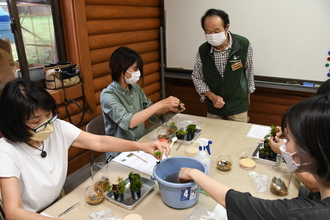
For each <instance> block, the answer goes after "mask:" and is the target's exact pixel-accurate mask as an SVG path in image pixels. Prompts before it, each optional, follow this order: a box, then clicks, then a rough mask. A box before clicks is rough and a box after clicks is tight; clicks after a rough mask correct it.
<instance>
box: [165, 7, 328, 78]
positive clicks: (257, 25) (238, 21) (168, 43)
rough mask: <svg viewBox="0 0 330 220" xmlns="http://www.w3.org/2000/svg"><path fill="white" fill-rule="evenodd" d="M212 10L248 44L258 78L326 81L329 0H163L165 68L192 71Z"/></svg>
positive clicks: (203, 40)
mask: <svg viewBox="0 0 330 220" xmlns="http://www.w3.org/2000/svg"><path fill="white" fill-rule="evenodd" d="M209 8H216V9H221V10H224V11H225V12H227V13H228V15H229V21H230V28H229V30H230V31H231V32H232V33H235V34H239V35H242V36H244V37H246V38H248V39H249V40H250V43H251V45H252V48H253V54H254V56H253V61H254V74H255V75H256V76H266V77H276V78H288V79H294V80H305V81H318V82H323V81H325V80H327V79H328V76H327V73H328V72H330V70H329V69H330V67H326V65H325V64H326V63H330V62H329V61H327V58H328V57H329V56H330V55H328V52H329V51H330V25H329V23H330V0H164V10H165V11H164V15H165V21H164V23H165V27H164V30H165V54H166V55H165V59H166V64H165V66H166V68H180V69H181V68H182V69H185V70H192V69H193V66H194V59H195V55H196V52H197V50H198V47H199V46H200V45H201V44H202V43H203V42H205V35H204V31H203V29H202V27H201V24H200V19H201V17H202V16H203V15H204V13H205V12H206V11H207V10H208V9H209Z"/></svg>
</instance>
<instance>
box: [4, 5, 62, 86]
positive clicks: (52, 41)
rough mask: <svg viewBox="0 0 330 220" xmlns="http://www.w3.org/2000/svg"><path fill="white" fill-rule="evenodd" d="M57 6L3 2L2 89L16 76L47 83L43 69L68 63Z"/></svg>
mask: <svg viewBox="0 0 330 220" xmlns="http://www.w3.org/2000/svg"><path fill="white" fill-rule="evenodd" d="M58 4H59V1H56V0H25V1H16V0H0V68H1V70H2V71H1V72H0V89H1V88H3V86H4V85H5V83H6V82H7V81H9V80H11V79H13V78H15V77H24V78H30V79H32V80H34V81H40V82H41V83H44V74H43V71H42V67H43V66H44V65H45V64H49V63H53V62H56V61H59V60H65V49H64V48H62V47H63V46H64V43H63V34H62V29H61V23H60V22H61V21H60V18H61V17H60V7H59V5H58ZM12 31H13V32H12Z"/></svg>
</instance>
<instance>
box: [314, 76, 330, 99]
mask: <svg viewBox="0 0 330 220" xmlns="http://www.w3.org/2000/svg"><path fill="white" fill-rule="evenodd" d="M317 94H318V95H327V94H328V95H330V79H328V80H327V81H325V82H324V83H322V85H321V86H320V87H319V88H318V90H317Z"/></svg>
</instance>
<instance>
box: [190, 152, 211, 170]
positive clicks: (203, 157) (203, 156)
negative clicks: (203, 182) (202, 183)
mask: <svg viewBox="0 0 330 220" xmlns="http://www.w3.org/2000/svg"><path fill="white" fill-rule="evenodd" d="M194 158H196V159H197V160H199V161H200V162H202V163H203V164H205V165H206V172H205V173H206V174H207V175H208V174H209V171H210V166H211V159H210V155H209V154H208V153H207V152H206V151H205V146H199V152H198V153H197V154H196V155H195V157H194Z"/></svg>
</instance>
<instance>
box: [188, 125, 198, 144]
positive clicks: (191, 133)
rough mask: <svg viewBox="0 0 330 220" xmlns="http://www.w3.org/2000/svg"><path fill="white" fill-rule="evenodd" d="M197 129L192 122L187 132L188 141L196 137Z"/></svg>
mask: <svg viewBox="0 0 330 220" xmlns="http://www.w3.org/2000/svg"><path fill="white" fill-rule="evenodd" d="M195 130H196V125H195V124H190V125H188V126H187V134H186V137H187V141H191V140H192V139H194V136H195Z"/></svg>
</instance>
